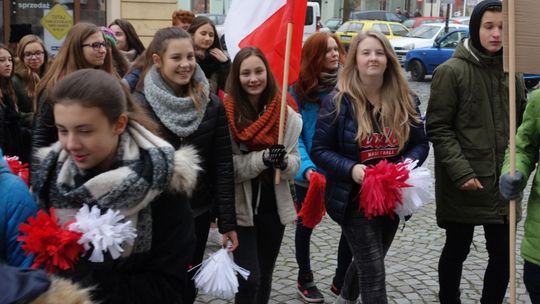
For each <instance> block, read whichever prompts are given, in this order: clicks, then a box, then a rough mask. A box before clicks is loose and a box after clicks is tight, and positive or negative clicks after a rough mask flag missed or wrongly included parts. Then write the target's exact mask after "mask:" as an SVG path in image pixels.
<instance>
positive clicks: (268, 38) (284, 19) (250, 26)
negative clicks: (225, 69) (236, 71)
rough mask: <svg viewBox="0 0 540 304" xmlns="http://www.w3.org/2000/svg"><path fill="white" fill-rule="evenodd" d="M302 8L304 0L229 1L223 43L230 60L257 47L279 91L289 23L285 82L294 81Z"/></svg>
mask: <svg viewBox="0 0 540 304" xmlns="http://www.w3.org/2000/svg"><path fill="white" fill-rule="evenodd" d="M306 7H307V0H233V1H232V4H231V7H230V8H229V11H228V13H227V18H226V19H225V24H224V27H225V42H226V43H227V52H228V53H229V56H230V57H231V60H233V59H234V56H235V55H236V53H238V51H240V49H241V48H243V47H246V46H256V47H258V48H259V49H261V50H262V52H263V53H264V55H265V56H266V58H267V59H268V62H269V64H270V68H271V69H272V72H273V74H274V76H275V77H276V80H277V81H278V85H279V86H280V87H281V84H282V83H283V65H284V62H285V44H286V38H287V23H288V22H293V34H292V41H291V42H292V43H291V58H290V63H289V81H288V82H289V84H291V83H293V82H294V81H296V79H297V78H298V72H299V70H300V59H301V58H300V57H301V51H302V37H303V34H304V20H305V17H306Z"/></svg>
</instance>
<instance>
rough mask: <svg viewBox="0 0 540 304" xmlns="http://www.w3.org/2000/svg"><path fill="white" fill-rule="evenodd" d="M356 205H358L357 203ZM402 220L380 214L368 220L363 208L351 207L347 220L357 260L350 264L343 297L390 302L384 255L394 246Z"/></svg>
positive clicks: (372, 302)
mask: <svg viewBox="0 0 540 304" xmlns="http://www.w3.org/2000/svg"><path fill="white" fill-rule="evenodd" d="M355 208H356V207H355ZM398 224H399V219H398V217H397V216H396V217H394V218H390V217H388V216H379V217H375V218H373V219H370V220H368V219H367V218H365V217H364V214H363V212H362V211H359V210H356V209H354V210H351V211H349V212H348V214H347V215H346V218H345V221H344V223H343V227H342V229H343V234H344V235H345V237H346V238H347V241H348V243H349V246H350V248H351V251H352V253H353V257H354V260H353V262H352V263H351V264H350V266H349V269H348V270H347V274H346V275H345V282H344V283H343V287H342V289H341V297H342V298H344V299H346V300H356V299H357V298H358V295H359V294H360V297H361V299H362V303H363V304H379V303H381V304H386V303H388V299H387V297H386V279H385V269H384V257H385V256H386V253H387V252H388V249H390V245H391V244H392V241H393V240H394V236H395V234H396V231H397V228H398Z"/></svg>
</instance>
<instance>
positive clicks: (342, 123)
mask: <svg viewBox="0 0 540 304" xmlns="http://www.w3.org/2000/svg"><path fill="white" fill-rule="evenodd" d="M428 149H429V146H428V142H427V138H426V135H425V131H424V125H423V123H422V121H421V120H420V116H419V113H418V110H417V104H416V103H415V98H414V97H413V95H412V92H411V91H410V89H409V87H408V84H407V80H406V79H405V77H403V75H402V72H401V67H400V65H399V63H398V61H397V58H396V57H395V55H394V52H393V51H392V47H391V46H390V43H389V42H388V39H386V38H385V37H384V35H383V34H380V33H379V32H375V31H367V32H366V33H359V34H358V35H357V36H356V37H355V39H354V40H353V41H352V43H351V46H350V49H349V54H348V56H347V59H346V61H345V65H344V68H343V72H342V74H341V75H340V78H339V79H338V83H337V92H336V93H335V94H331V95H329V96H328V97H326V98H325V99H324V101H323V105H322V108H321V111H320V113H319V119H318V122H317V128H316V130H315V136H314V138H313V148H312V150H311V157H312V159H313V161H314V162H315V164H316V165H318V166H319V167H321V168H322V169H323V170H324V171H325V172H326V177H327V179H326V180H327V184H326V209H327V211H328V214H329V215H330V216H331V217H332V218H333V219H334V220H335V221H337V222H338V223H339V224H340V225H341V227H342V229H343V234H344V235H345V237H346V239H347V241H348V243H349V246H350V247H351V250H352V252H353V256H354V261H353V263H351V265H350V266H349V269H348V271H347V274H346V276H345V282H344V284H343V287H342V289H341V294H340V296H339V297H338V300H337V303H356V302H355V301H356V298H357V297H358V293H360V295H361V299H362V303H365V304H371V303H387V302H388V301H387V297H386V287H385V270H384V257H385V255H386V253H387V252H388V249H389V248H390V244H391V243H392V240H393V238H394V235H395V233H396V230H397V226H398V222H399V219H398V217H397V216H396V215H395V214H394V215H393V216H392V214H389V215H385V216H377V217H375V218H372V219H367V218H366V216H365V215H364V212H363V210H362V209H360V208H359V196H358V192H359V189H360V187H361V185H362V181H363V178H364V168H365V167H366V166H367V165H373V164H376V163H378V162H379V161H381V160H383V159H386V160H388V161H390V162H399V161H401V160H403V159H407V158H408V159H412V160H418V161H419V162H420V163H422V162H423V161H424V160H425V159H426V157H427V153H428Z"/></svg>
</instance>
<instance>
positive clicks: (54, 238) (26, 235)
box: [17, 208, 84, 273]
mask: <svg viewBox="0 0 540 304" xmlns="http://www.w3.org/2000/svg"><path fill="white" fill-rule="evenodd" d="M19 229H20V230H21V232H22V235H21V236H19V237H18V238H17V240H18V241H21V242H22V246H21V247H22V249H23V250H24V251H25V252H26V254H33V255H34V263H33V264H32V268H39V267H42V266H43V267H44V268H45V270H46V271H47V272H49V273H54V272H56V271H57V270H59V269H60V270H68V269H71V268H73V266H74V265H75V262H76V261H77V260H78V259H79V257H80V255H81V254H82V253H83V252H84V248H83V246H81V245H80V244H79V243H78V242H77V241H78V240H79V238H80V237H81V234H79V233H76V232H72V231H69V230H67V229H63V228H62V227H61V226H60V225H59V224H58V219H57V218H56V214H55V210H54V208H51V209H50V215H49V214H47V213H46V212H44V211H42V210H40V211H38V213H37V216H36V218H33V217H29V218H28V224H21V226H20V227H19Z"/></svg>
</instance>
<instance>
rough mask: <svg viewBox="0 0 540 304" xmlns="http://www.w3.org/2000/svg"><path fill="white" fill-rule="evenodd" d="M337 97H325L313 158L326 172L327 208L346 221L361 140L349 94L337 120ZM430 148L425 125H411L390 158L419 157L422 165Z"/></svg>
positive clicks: (314, 142) (315, 136) (397, 159)
mask: <svg viewBox="0 0 540 304" xmlns="http://www.w3.org/2000/svg"><path fill="white" fill-rule="evenodd" d="M334 96H335V92H333V93H331V94H329V95H327V96H326V97H325V98H324V100H323V103H322V106H321V110H320V112H319V118H318V120H317V127H316V129H315V135H314V137H313V147H312V149H311V159H312V160H313V162H314V163H315V164H316V165H317V166H319V167H321V169H323V170H324V171H325V172H326V196H325V201H326V210H327V212H328V214H329V215H330V217H331V218H332V219H333V220H334V221H336V222H337V223H339V224H343V219H344V218H345V213H346V211H347V210H348V209H347V207H348V205H349V202H351V199H352V197H353V195H354V194H355V193H356V192H357V190H358V185H357V184H356V183H355V182H354V180H353V179H352V168H353V166H354V165H356V164H357V163H358V143H357V141H356V140H355V137H356V133H357V130H358V125H357V123H356V117H355V115H354V112H353V108H352V105H351V102H350V100H349V98H350V97H349V96H348V95H345V96H344V99H343V100H342V102H341V107H340V109H339V113H338V117H337V119H336V105H335V101H334ZM428 151H429V144H428V140H427V136H426V133H425V130H424V124H423V123H420V124H418V125H416V126H412V127H411V130H410V135H409V140H408V142H407V143H406V144H405V147H404V148H403V150H402V151H401V152H400V154H399V156H398V157H393V158H388V159H387V160H388V161H391V162H398V161H400V160H401V159H402V158H411V159H415V160H418V161H419V165H421V164H422V163H423V162H424V160H425V159H426V158H427V155H428ZM353 190H356V191H355V192H353Z"/></svg>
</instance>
